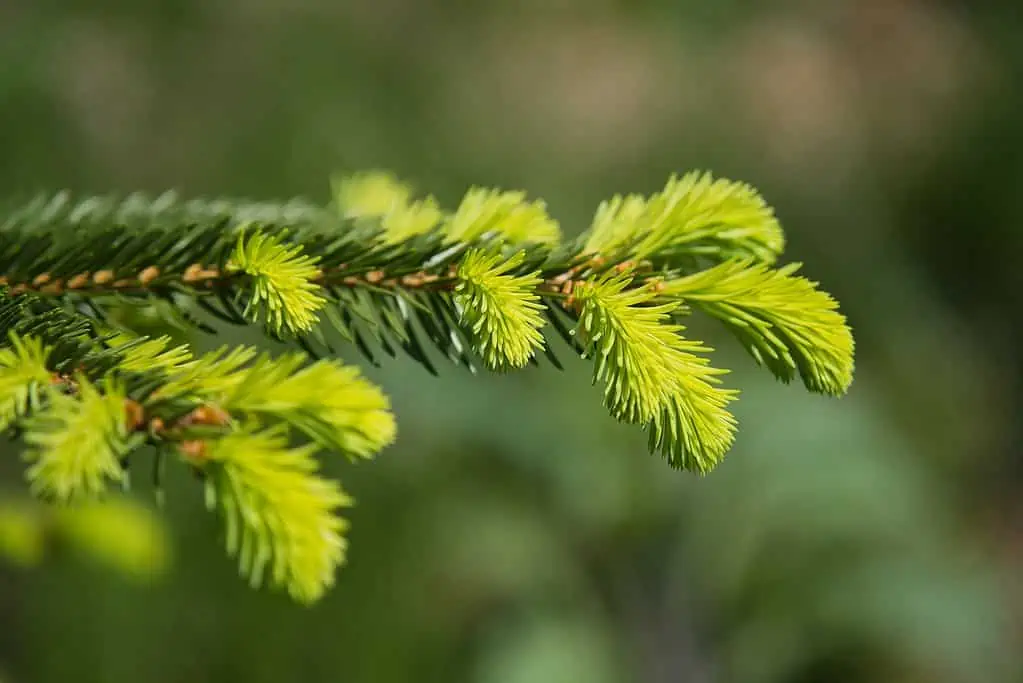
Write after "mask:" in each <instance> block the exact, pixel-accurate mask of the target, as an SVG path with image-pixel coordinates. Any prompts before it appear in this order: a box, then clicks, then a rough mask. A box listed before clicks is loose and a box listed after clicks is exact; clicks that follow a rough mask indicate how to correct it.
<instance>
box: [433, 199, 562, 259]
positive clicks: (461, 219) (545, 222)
mask: <svg viewBox="0 0 1023 683" xmlns="http://www.w3.org/2000/svg"><path fill="white" fill-rule="evenodd" d="M447 233H448V237H449V239H451V240H452V241H456V242H472V241H476V240H479V239H480V238H483V237H489V236H491V235H494V236H497V237H498V238H499V239H501V240H503V241H506V242H509V243H512V244H522V243H526V242H536V243H540V244H546V245H556V244H557V243H558V242H559V241H560V240H561V228H559V227H558V224H557V222H555V221H554V220H552V219H551V217H550V216H548V215H547V209H546V206H545V205H544V203H543V202H540V201H536V202H527V201H526V195H525V193H524V192H500V191H497V190H489V189H485V188H479V187H474V188H472V189H470V190H469V191H468V192H467V193H466V194H465V197H464V198H463V199H462V203H461V204H459V205H458V209H457V210H456V211H455V213H454V215H453V216H451V218H450V219H448V224H447Z"/></svg>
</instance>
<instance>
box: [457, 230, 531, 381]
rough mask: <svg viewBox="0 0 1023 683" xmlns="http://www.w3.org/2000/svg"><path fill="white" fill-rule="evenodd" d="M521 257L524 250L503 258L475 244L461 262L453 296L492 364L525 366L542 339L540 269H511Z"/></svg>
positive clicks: (505, 367)
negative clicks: (538, 291) (520, 271)
mask: <svg viewBox="0 0 1023 683" xmlns="http://www.w3.org/2000/svg"><path fill="white" fill-rule="evenodd" d="M522 260H523V255H522V254H521V253H519V254H516V255H515V256H513V257H512V258H511V259H508V260H507V261H505V260H504V259H503V258H502V257H501V255H500V254H493V253H492V254H487V253H484V252H482V251H479V250H473V251H470V252H469V253H468V254H466V255H465V258H464V259H462V263H461V264H459V266H458V273H457V277H458V284H457V285H456V286H455V302H456V304H457V305H458V309H459V312H460V314H461V322H462V324H463V325H464V326H465V328H466V329H467V330H468V331H469V333H470V334H471V337H472V341H473V349H474V350H475V351H476V352H477V353H478V354H479V355H480V356H481V357H482V358H483V362H484V363H486V365H487V367H488V368H490V369H491V370H498V371H501V370H510V369H513V368H521V367H522V366H524V365H525V364H526V363H528V362H529V360H530V359H531V358H532V357H533V353H534V352H535V351H536V350H537V349H538V348H541V347H542V346H543V343H544V339H543V335H542V334H541V333H540V328H542V327H543V318H542V317H541V315H540V311H542V310H543V306H542V305H541V303H540V297H539V296H538V295H537V294H536V286H537V285H538V284H540V281H541V280H540V277H539V275H538V274H537V273H535V272H534V273H530V274H527V275H510V274H509V272H510V271H512V270H514V269H515V268H516V267H518V266H519V265H521V264H522Z"/></svg>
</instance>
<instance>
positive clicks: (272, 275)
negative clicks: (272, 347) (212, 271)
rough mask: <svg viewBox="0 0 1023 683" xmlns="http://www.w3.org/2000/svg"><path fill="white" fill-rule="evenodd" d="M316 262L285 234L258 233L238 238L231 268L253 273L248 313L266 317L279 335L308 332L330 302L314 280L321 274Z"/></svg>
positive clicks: (248, 273) (253, 315)
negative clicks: (249, 237) (318, 313)
mask: <svg viewBox="0 0 1023 683" xmlns="http://www.w3.org/2000/svg"><path fill="white" fill-rule="evenodd" d="M316 261H317V259H315V258H312V257H310V256H303V255H302V247H301V246H298V245H295V246H288V245H287V244H285V243H284V236H283V235H281V236H273V235H268V234H260V233H259V232H257V233H256V234H255V235H254V236H253V237H252V238H251V239H246V238H245V237H244V236H242V237H240V238H239V239H238V245H237V247H236V248H235V251H234V256H233V257H232V258H231V260H230V261H228V262H227V271H228V272H237V271H241V272H243V273H245V274H247V275H250V276H252V281H251V282H252V284H251V286H252V298H251V299H250V300H249V303H248V305H247V306H246V307H245V313H246V315H249V316H250V317H251V318H252V319H253V320H258V319H260V318H265V319H266V321H267V324H268V325H269V327H270V329H271V330H272V331H273V332H275V333H278V334H280V333H282V332H288V333H298V332H308V331H309V330H310V329H312V327H313V325H315V324H316V321H317V316H316V311H317V310H318V309H319V308H320V307H322V306H323V304H324V303H326V301H325V300H324V299H323V297H321V296H319V295H318V294H317V290H318V287H317V286H316V285H315V284H313V282H312V281H313V279H314V278H316V277H317V276H318V275H319V274H320V272H319V270H318V269H317V268H316Z"/></svg>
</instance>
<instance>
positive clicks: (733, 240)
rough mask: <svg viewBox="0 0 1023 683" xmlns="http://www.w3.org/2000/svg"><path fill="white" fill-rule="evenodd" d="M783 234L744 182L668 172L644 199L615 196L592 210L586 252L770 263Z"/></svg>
mask: <svg viewBox="0 0 1023 683" xmlns="http://www.w3.org/2000/svg"><path fill="white" fill-rule="evenodd" d="M784 248H785V235H784V233H783V232H782V229H781V226H780V225H779V223H778V221H777V219H776V218H775V216H774V211H773V209H771V207H770V206H768V204H767V202H765V201H764V199H763V198H762V197H761V196H760V195H759V194H758V193H757V191H756V190H754V189H753V188H751V187H750V186H749V185H745V184H743V183H733V182H731V181H728V180H723V179H714V177H713V176H711V174H709V173H697V172H693V173H687V174H686V175H684V176H682V177H681V178H679V177H676V176H672V178H671V179H670V180H668V184H667V185H666V186H665V187H664V189H663V190H662V191H660V192H658V193H656V194H654V195H653V196H651V197H650V198H649V199H646V200H644V199H643V198H641V197H638V196H635V195H631V196H629V197H626V198H624V199H623V198H621V197H616V198H615V199H613V200H612V201H611V202H610V203H606V204H604V205H602V206H601V208H600V209H599V210H598V213H597V217H596V219H595V221H594V227H593V231H592V232H591V234H590V237H589V239H588V240H587V242H586V251H587V252H591V253H592V252H598V253H604V252H614V251H616V250H618V249H628V250H629V251H630V253H632V254H634V255H635V256H637V257H640V258H659V259H672V258H677V257H679V256H682V255H692V256H699V255H705V256H712V257H717V256H722V255H723V256H731V255H738V256H749V257H752V258H755V259H758V260H760V261H762V262H764V263H768V264H770V263H774V261H775V260H776V259H777V258H778V256H779V255H780V254H781V252H782V250H783V249H784Z"/></svg>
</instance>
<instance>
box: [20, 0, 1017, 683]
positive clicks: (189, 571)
mask: <svg viewBox="0 0 1023 683" xmlns="http://www.w3.org/2000/svg"><path fill="white" fill-rule="evenodd" d="M1018 14H1019V8H1018V3H1017V2H1016V1H1009V0H1004V1H1002V2H998V1H990V2H984V1H982V0H971V1H969V2H967V1H966V0H960V1H959V2H954V1H952V0H949V1H947V2H941V1H938V0H770V1H763V2H756V3H754V2H739V0H674V1H672V0H660V1H654V0H651V1H644V2H624V1H623V0H619V1H617V2H615V1H612V0H523V1H521V2H514V3H513V2H477V3H471V2H467V1H465V0H461V1H455V0H449V1H447V2H442V1H440V0H427V1H419V2H417V1H415V0H359V1H348V2H345V1H337V2H331V1H330V0H150V1H148V2H146V1H142V0H94V1H93V2H89V3H77V2H70V1H63V2H62V1H60V0H0V194H3V195H7V194H21V193H24V192H31V191H37V190H54V189H61V188H70V189H74V190H77V191H81V192H107V191H128V190H136V189H140V190H153V191H158V190H163V189H168V188H176V189H179V190H181V191H182V192H184V193H186V194H193V195H194V194H203V195H220V194H227V195H244V196H252V197H258V198H264V199H273V198H283V197H288V196H292V195H303V196H306V197H309V198H312V199H317V200H326V199H327V195H328V182H327V181H328V177H329V176H330V174H331V173H332V172H334V171H354V170H362V169H370V168H385V169H390V170H392V171H394V172H396V173H397V174H399V175H400V176H402V177H404V178H406V179H408V180H410V181H412V182H413V183H415V184H416V185H417V186H418V187H419V188H420V189H422V190H423V191H429V192H433V193H436V194H437V195H438V196H439V197H441V198H442V199H443V200H444V201H445V202H446V203H447V204H448V205H449V206H451V205H453V204H454V203H455V202H457V200H458V198H459V196H460V194H461V193H462V192H463V191H464V189H465V188H466V187H467V186H468V185H470V184H484V185H493V186H501V187H504V188H507V189H523V190H527V191H528V192H529V193H530V194H531V195H534V196H537V197H543V198H545V199H546V200H548V203H549V206H550V209H551V211H552V212H553V213H554V214H555V215H556V216H557V217H558V218H559V219H560V220H561V221H562V225H563V227H564V229H565V230H566V232H568V233H576V232H578V231H579V230H581V229H583V228H584V227H585V226H586V225H587V224H588V221H589V218H590V217H591V216H592V212H593V209H594V208H595V206H596V205H597V203H598V202H599V201H600V200H601V199H603V198H605V197H607V196H609V195H611V194H613V193H616V192H625V191H639V192H650V191H653V190H655V189H657V188H659V187H660V186H661V184H662V183H663V182H664V180H665V179H666V178H667V176H668V175H669V174H670V173H672V172H675V171H685V170H688V169H691V168H705V169H712V170H714V171H715V172H716V173H718V174H721V175H725V176H728V177H732V178H736V179H742V180H746V181H748V182H751V183H753V184H754V185H756V186H757V187H759V188H760V189H761V190H762V191H763V192H764V193H765V194H766V196H767V198H768V199H769V201H771V202H772V203H773V204H774V205H775V207H776V208H777V211H778V213H779V215H780V217H781V219H782V222H783V224H784V225H785V226H786V229H787V231H788V234H789V235H790V244H791V245H790V248H789V252H788V254H787V258H789V259H791V260H799V261H805V262H806V263H807V267H806V272H807V273H808V274H809V275H810V276H811V277H813V278H814V279H818V280H820V281H822V283H823V285H824V287H825V288H826V289H828V290H829V291H831V292H833V293H834V294H835V295H836V296H837V297H838V298H839V300H840V301H841V302H842V304H843V310H844V311H845V312H846V313H847V315H849V317H850V319H851V321H852V324H853V325H854V329H855V332H856V336H857V344H858V346H857V352H858V353H857V379H856V382H855V384H854V386H853V390H852V392H851V393H850V395H849V396H848V397H846V398H844V399H842V400H838V401H835V400H829V399H824V398H818V397H811V396H808V395H806V394H805V393H804V392H803V390H802V389H801V388H800V387H795V386H793V387H784V386H781V385H778V384H776V383H774V382H773V381H772V380H771V379H770V378H769V377H768V376H767V374H766V373H765V372H762V371H759V370H758V369H757V368H755V367H754V366H753V364H752V362H751V361H749V360H748V359H747V358H746V357H745V356H743V355H742V354H741V352H740V350H739V349H737V348H736V345H734V344H732V343H731V340H730V339H729V338H727V337H725V336H724V335H722V334H721V333H720V332H719V331H718V330H716V329H715V328H713V327H711V326H698V327H699V329H700V332H701V333H703V334H706V335H709V336H710V338H711V339H712V341H713V342H715V344H714V345H715V346H716V347H718V348H719V351H718V353H717V355H716V358H717V359H718V363H719V364H721V365H725V366H728V367H733V368H736V371H735V373H734V375H733V376H732V379H731V382H730V384H731V386H737V387H741V388H742V389H743V397H742V399H741V401H740V402H739V404H738V408H737V413H738V416H739V418H740V421H741V431H740V435H739V439H738V443H737V445H736V447H735V449H734V450H733V452H732V453H731V454H730V456H729V457H728V459H727V460H726V461H725V463H724V464H723V465H722V466H721V467H720V468H719V469H718V470H717V471H716V472H715V473H713V474H712V475H711V476H709V477H706V478H704V479H697V478H695V477H693V476H691V475H686V474H682V473H677V472H672V471H670V470H669V469H668V468H667V466H666V465H665V464H664V463H662V462H661V461H660V460H659V459H657V458H656V457H653V456H650V455H648V454H647V453H646V452H645V438H644V436H643V435H642V434H641V433H640V432H639V431H638V430H634V429H631V428H625V427H621V426H619V425H616V424H615V423H613V421H612V420H611V419H610V418H608V417H607V415H606V413H605V412H604V410H603V408H602V406H601V404H600V396H599V392H598V390H597V389H595V388H592V387H590V386H589V377H588V372H589V371H588V368H587V366H586V365H585V364H584V363H583V362H581V361H579V362H571V361H570V362H569V363H568V368H567V370H566V372H564V373H558V372H556V371H555V370H553V369H552V368H550V367H549V366H546V367H543V368H540V369H535V368H533V369H529V370H527V371H525V372H522V373H518V374H514V375H510V376H505V377H471V376H469V375H467V374H466V373H464V372H462V371H460V370H458V369H456V368H453V367H452V368H448V369H447V370H448V371H447V372H445V373H442V374H443V376H442V377H441V378H439V379H436V378H432V377H430V376H429V375H428V374H427V373H426V372H425V371H424V370H422V369H421V368H420V367H418V366H416V365H413V364H411V363H408V362H404V361H393V362H389V363H386V364H385V366H384V367H383V368H381V369H371V370H370V371H369V374H370V376H371V377H373V378H374V380H376V381H378V382H379V383H380V384H382V385H383V387H384V388H385V389H386V391H387V392H388V393H389V394H390V395H391V396H392V397H393V399H394V405H395V411H396V413H397V415H398V420H399V441H398V443H397V445H395V446H394V447H392V448H390V449H388V450H387V451H385V452H384V453H383V454H382V455H381V456H380V458H379V459H378V460H377V461H376V462H374V463H371V464H363V465H359V466H357V467H350V466H347V467H346V466H344V465H342V464H340V463H328V469H329V471H330V472H331V473H332V474H335V475H338V476H340V477H342V479H343V482H344V485H345V487H346V488H347V489H348V490H349V491H350V492H351V493H352V494H353V495H355V496H356V498H357V499H358V506H357V508H355V509H354V510H353V511H352V514H351V519H352V523H353V524H352V531H351V535H350V538H351V552H350V556H349V565H348V566H347V567H346V568H345V569H344V570H343V571H342V572H341V574H340V575H339V583H338V586H337V587H336V589H335V590H334V591H333V592H332V593H330V594H329V595H328V597H327V598H326V599H325V600H324V601H323V602H322V603H321V604H319V605H317V606H315V607H314V608H312V609H305V608H301V607H297V606H295V605H293V604H291V603H290V602H288V600H287V599H286V598H284V597H281V596H278V595H273V594H268V593H265V592H253V591H250V590H249V589H248V588H247V587H246V586H245V585H244V584H243V582H241V581H240V580H239V579H238V578H237V576H236V574H235V572H234V567H233V565H232V563H231V562H230V561H228V560H227V559H226V558H225V556H224V553H223V552H222V546H221V541H220V536H219V535H218V534H219V532H218V529H217V523H216V520H215V519H213V518H211V517H210V516H209V515H207V514H206V513H205V512H204V510H203V507H202V504H201V497H200V491H199V490H198V487H196V486H195V482H194V481H192V480H191V479H190V478H189V477H188V476H187V475H186V474H183V473H180V472H179V473H172V476H171V477H170V480H169V482H168V496H167V500H168V502H167V507H166V510H165V511H163V512H159V513H155V512H154V510H155V508H154V505H153V504H152V495H151V493H152V492H151V491H150V490H149V488H148V487H147V486H146V485H145V482H143V484H142V485H141V486H140V487H139V491H138V492H137V494H136V495H135V497H134V498H133V499H130V500H127V501H124V502H122V504H121V507H117V508H113V509H108V508H102V509H92V510H89V511H87V512H82V513H81V514H80V515H77V516H74V517H70V516H68V515H61V514H60V513H56V512H54V511H48V510H45V509H42V508H39V507H36V506H34V505H33V504H31V502H30V501H28V500H27V499H26V498H25V493H24V490H25V487H24V484H23V483H22V481H23V480H22V474H21V465H20V463H19V462H18V459H17V453H16V451H15V450H12V449H11V448H10V447H4V451H3V456H4V457H3V458H2V459H0V558H2V559H0V681H2V682H3V683H48V682H52V681H68V680H74V681H77V682H78V683H89V682H91V681H96V682H97V683H99V682H103V683H121V682H124V683H128V682H131V683H136V682H138V681H146V682H147V683H164V682H166V683H170V682H179V681H180V682H184V681H188V682H189V683H197V682H199V681H246V682H253V683H255V682H260V681H310V682H311V681H346V682H347V681H355V682H361V681H378V682H381V683H390V682H396V681H420V682H421V681H445V682H448V681H451V682H454V681H467V682H473V683H546V682H552V683H561V682H566V683H568V682H571V683H576V682H579V683H627V682H633V681H636V682H644V683H645V682H650V683H662V682H664V683H667V682H675V681H692V682H694V683H711V682H718V681H722V682H725V683H729V682H736V683H811V682H812V683H816V682H821V683H853V682H857V683H858V682H864V683H866V682H869V683H888V682H892V683H896V682H898V683H916V682H920V683H965V682H974V681H976V682H979V683H1000V682H1003V681H1004V682H1012V681H1020V680H1023V658H1021V655H1020V652H1021V651H1023V648H1021V646H1023V637H1021V636H1023V620H1021V617H1023V580H1021V578H1020V577H1021V570H1023V567H1021V564H1023V514H1021V513H1023V509H1021V506H1020V503H1019V500H1020V495H1019V494H1020V491H1021V489H1023V457H1021V453H1020V443H1021V439H1023V421H1021V420H1020V419H1019V417H1018V415H1019V413H1020V409H1021V408H1023V381H1021V380H1023V365H1021V355H1020V354H1019V352H1018V345H1019V340H1020V339H1021V338H1023V335H1021V330H1020V327H1021V321H1023V311H1021V310H1020V309H1021V307H1023V297H1021V296H1020V291H1021V285H1023V275H1021V273H1023V270H1021V269H1020V267H1019V265H1018V259H1019V255H1020V254H1021V253H1023V40H1021V37H1023V25H1021V24H1020V21H1019V19H1018ZM229 334H230V335H233V336H235V337H237V333H235V332H229ZM239 339H240V337H239ZM196 341H197V343H201V344H208V343H211V342H210V341H209V340H203V339H197V340H196ZM216 341H222V340H216ZM562 351H564V350H563V349H562ZM562 355H563V356H565V359H566V360H569V359H568V358H567V355H566V354H564V353H563V354H562ZM351 359H352V360H353V361H358V358H357V357H356V356H354V355H352V356H351ZM139 476H140V477H141V478H142V479H145V473H141V474H140V475H139ZM124 506H129V507H124Z"/></svg>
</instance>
